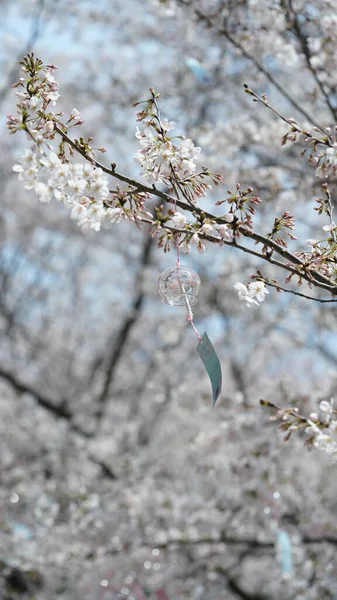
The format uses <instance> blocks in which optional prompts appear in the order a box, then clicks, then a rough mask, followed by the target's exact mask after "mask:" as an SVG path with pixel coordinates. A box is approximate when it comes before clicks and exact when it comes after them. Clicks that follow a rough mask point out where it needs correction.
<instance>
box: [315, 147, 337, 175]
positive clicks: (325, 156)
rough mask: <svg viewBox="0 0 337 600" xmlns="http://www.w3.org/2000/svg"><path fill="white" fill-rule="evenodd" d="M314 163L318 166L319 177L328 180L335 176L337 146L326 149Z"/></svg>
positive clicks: (336, 169) (317, 173)
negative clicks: (330, 176)
mask: <svg viewBox="0 0 337 600" xmlns="http://www.w3.org/2000/svg"><path fill="white" fill-rule="evenodd" d="M313 163H314V164H315V165H316V166H317V168H316V171H315V173H316V175H317V177H322V178H326V177H329V175H334V174H335V173H336V171H337V144H334V145H333V147H329V148H325V149H324V151H323V152H322V153H321V154H320V155H319V156H316V157H315V158H314V159H313Z"/></svg>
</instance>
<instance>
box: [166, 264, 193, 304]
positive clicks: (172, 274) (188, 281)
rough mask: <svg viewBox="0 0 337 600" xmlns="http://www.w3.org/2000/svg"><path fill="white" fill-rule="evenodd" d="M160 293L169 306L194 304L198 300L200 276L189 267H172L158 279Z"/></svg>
mask: <svg viewBox="0 0 337 600" xmlns="http://www.w3.org/2000/svg"><path fill="white" fill-rule="evenodd" d="M158 291H159V295H160V297H161V299H162V301H163V302H164V304H168V305H169V306H184V305H185V306H186V304H187V305H189V306H193V305H194V304H196V303H197V302H198V295H199V291H200V277H199V275H198V273H196V272H195V271H192V269H188V268H187V267H181V266H180V267H171V268H170V269H166V271H163V272H162V273H161V275H160V276H159V279H158Z"/></svg>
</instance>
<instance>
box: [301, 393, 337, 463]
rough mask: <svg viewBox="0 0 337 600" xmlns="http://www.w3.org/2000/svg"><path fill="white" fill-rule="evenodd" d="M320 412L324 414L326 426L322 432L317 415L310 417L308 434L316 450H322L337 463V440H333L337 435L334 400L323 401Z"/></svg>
mask: <svg viewBox="0 0 337 600" xmlns="http://www.w3.org/2000/svg"><path fill="white" fill-rule="evenodd" d="M319 407H320V410H321V412H322V413H323V416H322V422H323V423H324V425H325V428H324V430H322V429H321V428H320V427H319V426H318V425H317V423H315V421H317V419H318V415H317V414H316V413H312V414H311V415H310V417H311V418H310V419H308V423H309V427H308V428H307V429H306V433H307V434H308V435H309V436H311V440H312V441H311V443H312V445H313V447H314V448H317V449H318V450H322V452H325V453H326V454H329V456H331V458H333V460H334V461H337V440H336V439H334V438H333V436H334V435H335V437H336V433H337V420H336V419H333V415H334V409H333V399H332V398H331V400H330V402H328V401H326V400H323V401H322V402H321V403H320V405H319Z"/></svg>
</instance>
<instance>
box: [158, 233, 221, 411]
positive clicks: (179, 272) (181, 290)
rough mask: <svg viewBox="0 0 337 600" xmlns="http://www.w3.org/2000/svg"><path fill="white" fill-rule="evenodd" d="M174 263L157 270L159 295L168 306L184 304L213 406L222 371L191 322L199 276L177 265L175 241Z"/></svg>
mask: <svg viewBox="0 0 337 600" xmlns="http://www.w3.org/2000/svg"><path fill="white" fill-rule="evenodd" d="M176 250H177V262H176V266H175V267H170V268H169V269H166V270H165V271H163V272H162V273H161V275H160V276H159V278H158V291H159V295H160V297H161V299H162V301H163V302H164V304H168V305H169V306H185V308H186V311H187V320H188V321H189V322H190V323H191V325H192V327H193V329H194V332H195V334H196V336H197V338H198V346H197V352H198V354H199V356H200V358H201V360H202V362H203V364H204V367H205V369H206V371H207V373H208V376H209V378H210V381H211V385H212V392H213V407H214V405H215V403H216V401H217V399H218V397H219V395H220V393H221V387H222V373H221V365H220V361H219V358H218V356H217V353H216V352H215V350H214V348H213V345H212V343H211V341H210V339H209V337H208V335H207V333H206V332H205V333H204V334H203V335H202V336H200V334H199V332H198V330H197V328H196V326H195V325H194V321H193V312H192V309H191V306H194V304H196V303H197V302H198V296H199V291H200V284H201V282H200V277H199V275H198V273H196V272H195V271H193V270H192V269H189V268H188V267H184V266H183V265H181V264H180V250H179V244H178V242H177V241H176Z"/></svg>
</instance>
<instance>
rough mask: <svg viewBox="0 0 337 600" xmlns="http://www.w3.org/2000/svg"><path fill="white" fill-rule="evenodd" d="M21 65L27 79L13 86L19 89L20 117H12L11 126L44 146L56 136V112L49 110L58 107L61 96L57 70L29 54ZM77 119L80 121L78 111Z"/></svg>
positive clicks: (9, 119)
mask: <svg viewBox="0 0 337 600" xmlns="http://www.w3.org/2000/svg"><path fill="white" fill-rule="evenodd" d="M20 64H21V70H22V71H23V72H24V73H25V77H20V79H19V81H18V82H17V83H16V84H14V86H13V87H16V88H18V90H17V92H16V96H17V98H18V100H17V105H16V106H17V116H14V115H10V116H9V117H8V123H7V125H8V128H9V130H10V132H11V133H16V132H17V131H19V130H20V129H22V130H24V131H26V132H27V133H28V135H29V137H30V138H31V139H33V140H34V142H35V143H36V144H37V145H38V146H41V145H42V144H43V142H44V139H46V138H50V137H51V136H52V135H53V133H54V123H53V116H54V113H52V112H50V113H47V111H48V110H49V107H50V105H51V106H55V104H56V102H57V100H58V99H59V97H60V94H59V91H58V90H59V84H58V82H57V81H56V79H55V71H56V69H57V67H56V66H55V65H43V63H42V61H41V60H40V59H38V58H36V57H35V56H34V54H28V55H27V56H26V57H24V58H23V60H22V61H21V62H20ZM73 118H76V120H77V121H79V113H78V111H76V117H75V116H74V117H73Z"/></svg>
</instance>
